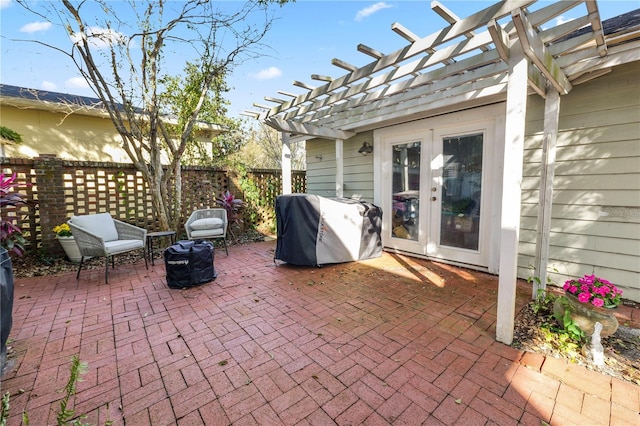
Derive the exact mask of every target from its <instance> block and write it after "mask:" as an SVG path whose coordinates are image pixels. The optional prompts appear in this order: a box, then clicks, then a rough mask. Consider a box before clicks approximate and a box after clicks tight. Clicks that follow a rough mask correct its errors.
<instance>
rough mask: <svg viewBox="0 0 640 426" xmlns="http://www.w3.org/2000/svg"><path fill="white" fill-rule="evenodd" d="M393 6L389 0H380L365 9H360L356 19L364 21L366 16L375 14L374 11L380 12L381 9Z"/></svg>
mask: <svg viewBox="0 0 640 426" xmlns="http://www.w3.org/2000/svg"><path fill="white" fill-rule="evenodd" d="M391 7H393V6H392V5H390V4H389V3H387V2H384V1H380V2H378V3H376V4H373V5H371V6H369V7H365V8H364V9H360V10H359V11H358V13H356V17H355V21H358V22H359V21H362V20H363V19H364V18H366V17H368V16H371V15H373V14H374V13H376V12H378V11H379V10H383V9H389V8H391Z"/></svg>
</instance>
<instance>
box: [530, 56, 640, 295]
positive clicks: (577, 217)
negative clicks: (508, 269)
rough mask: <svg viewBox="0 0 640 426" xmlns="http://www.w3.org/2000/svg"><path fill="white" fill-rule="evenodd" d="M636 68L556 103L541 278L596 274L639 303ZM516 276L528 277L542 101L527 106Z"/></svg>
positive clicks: (639, 101)
mask: <svg viewBox="0 0 640 426" xmlns="http://www.w3.org/2000/svg"><path fill="white" fill-rule="evenodd" d="M638 75H640V62H635V63H630V64H626V65H622V66H619V67H616V68H614V69H613V71H612V72H611V73H609V74H607V75H604V76H602V77H599V78H597V79H594V80H592V81H590V82H587V83H584V84H582V85H578V86H575V87H574V88H573V90H572V91H571V92H570V93H569V94H568V95H566V96H562V97H561V103H560V123H559V128H558V139H557V154H556V155H557V158H556V167H555V178H554V183H553V186H554V194H553V212H552V222H551V235H550V253H549V263H548V270H550V271H557V273H551V274H550V279H551V280H552V281H553V282H554V283H555V284H557V285H562V284H563V283H564V281H565V280H566V279H567V278H568V277H575V276H578V277H579V276H582V275H584V274H595V275H596V276H599V277H602V278H606V279H608V280H609V281H612V282H613V283H615V284H617V285H619V286H620V287H621V289H622V290H623V292H624V294H623V297H624V298H628V299H632V300H637V301H640V80H639V79H638ZM527 110H528V112H527V128H526V133H527V139H526V142H525V158H524V177H523V193H522V195H523V197H522V218H521V234H520V248H519V251H520V256H519V261H518V275H519V276H520V277H522V278H526V277H529V276H532V275H533V272H532V270H531V268H530V267H529V265H532V264H533V263H534V256H535V242H536V225H537V222H536V221H537V213H538V195H539V185H540V171H541V157H542V149H541V146H542V129H543V112H544V100H543V99H541V98H540V97H539V96H537V95H536V96H530V97H529V99H528V105H527Z"/></svg>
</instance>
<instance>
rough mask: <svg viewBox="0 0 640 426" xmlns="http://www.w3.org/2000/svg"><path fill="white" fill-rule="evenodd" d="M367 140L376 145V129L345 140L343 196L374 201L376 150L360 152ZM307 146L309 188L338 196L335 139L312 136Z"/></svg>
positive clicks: (314, 192)
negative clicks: (374, 151)
mask: <svg viewBox="0 0 640 426" xmlns="http://www.w3.org/2000/svg"><path fill="white" fill-rule="evenodd" d="M365 141H367V142H369V144H371V145H373V132H363V133H360V134H358V135H356V136H354V137H352V138H350V139H347V140H345V141H344V148H343V155H344V175H343V180H344V189H343V196H344V197H346V198H355V199H360V200H363V201H368V202H373V154H369V155H366V156H365V155H362V154H359V153H358V150H359V149H360V147H361V146H362V143H363V142H365ZM306 149H307V192H308V193H309V194H315V195H320V196H323V197H335V195H336V149H335V141H334V140H327V139H311V140H308V141H307V142H306ZM318 157H322V159H320V158H318Z"/></svg>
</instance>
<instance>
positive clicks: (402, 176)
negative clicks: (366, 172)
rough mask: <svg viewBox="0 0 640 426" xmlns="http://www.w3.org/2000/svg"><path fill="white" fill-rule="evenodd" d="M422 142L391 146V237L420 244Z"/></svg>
mask: <svg viewBox="0 0 640 426" xmlns="http://www.w3.org/2000/svg"><path fill="white" fill-rule="evenodd" d="M420 148H421V143H420V142H412V143H405V144H399V145H393V146H392V153H391V155H392V159H391V161H392V165H393V166H392V167H393V171H392V173H393V175H392V183H391V185H392V188H391V189H392V190H391V196H392V200H391V205H392V208H393V217H392V228H391V236H392V237H394V238H401V239H405V240H413V241H417V240H418V235H419V230H420V228H419V225H420Z"/></svg>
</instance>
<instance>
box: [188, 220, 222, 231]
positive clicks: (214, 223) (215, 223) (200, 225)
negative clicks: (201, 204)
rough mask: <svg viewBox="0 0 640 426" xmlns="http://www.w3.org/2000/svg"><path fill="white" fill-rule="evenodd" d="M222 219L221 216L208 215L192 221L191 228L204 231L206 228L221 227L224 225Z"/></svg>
mask: <svg viewBox="0 0 640 426" xmlns="http://www.w3.org/2000/svg"><path fill="white" fill-rule="evenodd" d="M223 223H224V222H223V221H222V219H220V218H219V217H208V218H205V219H198V220H194V221H193V222H191V224H190V225H189V228H191V230H192V231H202V230H205V229H220V228H222V225H223Z"/></svg>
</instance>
